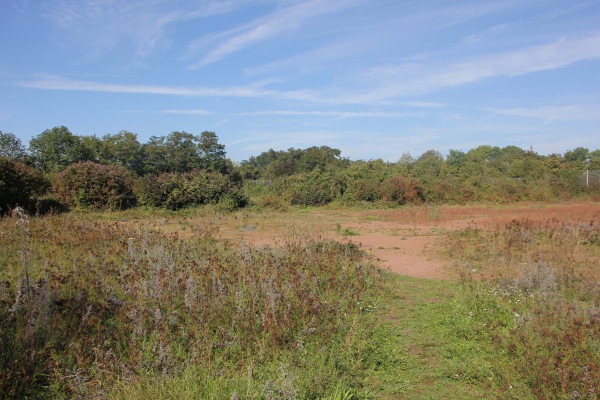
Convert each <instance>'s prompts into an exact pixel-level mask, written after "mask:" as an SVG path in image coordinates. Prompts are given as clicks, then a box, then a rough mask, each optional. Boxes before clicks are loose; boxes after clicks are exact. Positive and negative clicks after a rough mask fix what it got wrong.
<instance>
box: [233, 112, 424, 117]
mask: <svg viewBox="0 0 600 400" xmlns="http://www.w3.org/2000/svg"><path fill="white" fill-rule="evenodd" d="M416 114H417V113H401V112H385V111H361V112H357V111H292V110H266V111H256V112H245V113H239V114H237V115H239V116H261V117H262V116H269V115H272V116H292V117H328V118H335V119H349V118H400V117H407V116H415V115H416Z"/></svg>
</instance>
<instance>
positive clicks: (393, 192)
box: [381, 176, 425, 205]
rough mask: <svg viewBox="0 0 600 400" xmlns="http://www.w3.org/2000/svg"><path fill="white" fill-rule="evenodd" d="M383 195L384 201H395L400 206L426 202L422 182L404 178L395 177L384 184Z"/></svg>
mask: <svg viewBox="0 0 600 400" xmlns="http://www.w3.org/2000/svg"><path fill="white" fill-rule="evenodd" d="M381 193H382V197H383V199H384V200H386V201H393V202H395V203H398V204H400V205H403V204H409V203H410V204H419V203H422V202H423V201H424V200H425V196H424V194H423V186H422V185H421V182H419V181H418V180H417V179H414V178H410V177H404V176H394V177H392V178H389V179H387V180H386V181H385V182H383V185H382V187H381Z"/></svg>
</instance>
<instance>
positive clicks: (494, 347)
mask: <svg viewBox="0 0 600 400" xmlns="http://www.w3.org/2000/svg"><path fill="white" fill-rule="evenodd" d="M599 223H600V207H598V205H597V203H594V202H581V203H574V202H573V203H556V204H542V203H531V204H519V205H505V206H485V207H484V206H473V205H471V206H437V207H430V206H426V205H423V206H405V207H400V208H395V209H385V210H377V209H356V208H344V207H340V206H339V205H338V206H330V207H325V208H323V207H321V208H305V207H302V208H296V207H287V208H286V209H285V210H284V211H279V210H273V209H269V208H247V209H243V210H240V211H236V212H225V211H223V210H221V209H219V208H216V207H211V206H207V207H203V208H197V209H186V210H181V211H178V212H171V211H166V210H162V209H154V210H151V211H148V210H144V209H132V210H126V211H114V212H108V211H99V212H78V211H74V212H70V213H64V214H56V215H46V216H31V217H30V218H22V219H15V218H8V217H3V218H1V219H0V268H1V269H0V282H1V283H2V285H1V287H0V342H1V343H0V344H1V348H2V352H1V354H0V366H1V368H0V371H1V372H0V397H2V398H15V399H16V398H30V399H31V398H38V399H56V398H59V399H60V398H98V399H136V398H140V399H141V398H144V399H146V398H161V399H197V398H207V399H211V398H214V399H246V398H247V399H296V398H298V399H346V400H348V399H376V398H385V399H388V398H389V399H419V398H421V399H431V398H448V399H453V398H461V399H465V398H473V399H480V398H491V399H493V398H515V399H528V398H531V399H547V398H565V399H578V398H582V399H583V398H591V399H593V398H598V397H599V396H600V351H599V350H600V349H599V348H598V347H599V345H600V341H599V340H598V339H599V338H598V336H599V335H600V285H599V283H598V282H599V281H598V278H599V275H600V269H599V268H598V267H599V265H600V263H599V261H600V228H599V225H598V224H599ZM417 240H426V241H428V242H426V245H425V246H424V247H423V248H422V249H420V250H419V254H417V255H416V256H415V257H417V256H418V257H421V258H422V259H425V260H427V261H428V262H429V264H427V265H429V266H432V265H436V266H437V267H436V268H437V270H436V269H435V268H434V269H431V270H430V271H433V272H429V276H425V277H423V276H421V275H419V274H418V273H415V274H413V276H412V277H410V276H406V274H404V275H400V274H398V273H397V272H403V271H401V270H398V271H396V272H392V271H393V270H394V268H393V264H394V263H397V264H398V265H401V264H403V263H410V264H411V265H419V264H413V263H414V261H415V260H416V258H413V259H412V260H413V261H410V262H409V261H407V260H411V259H410V258H406V257H408V256H411V254H412V253H410V252H409V250H408V248H407V247H405V246H409V247H410V246H411V245H412V244H415V243H417ZM418 243H420V242H418ZM382 267H383V268H382ZM432 268H433V267H432ZM416 272H418V271H416ZM409 274H410V273H409Z"/></svg>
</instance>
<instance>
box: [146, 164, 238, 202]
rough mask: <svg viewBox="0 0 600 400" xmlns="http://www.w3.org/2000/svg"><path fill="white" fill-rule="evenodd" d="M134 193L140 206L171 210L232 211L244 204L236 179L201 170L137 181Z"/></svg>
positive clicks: (147, 177)
mask: <svg viewBox="0 0 600 400" xmlns="http://www.w3.org/2000/svg"><path fill="white" fill-rule="evenodd" d="M234 178H235V177H234ZM134 191H135V195H136V197H137V200H138V202H139V204H141V205H145V206H151V207H164V208H168V209H171V210H177V209H180V208H185V207H190V206H200V205H205V204H220V203H223V206H224V207H225V208H227V209H232V208H238V207H243V206H245V205H246V203H247V199H246V197H245V196H244V194H243V193H242V191H241V182H239V181H238V180H237V179H232V177H231V176H229V175H223V174H220V173H216V172H207V171H200V170H196V171H192V172H186V173H164V174H161V175H158V176H156V175H147V176H144V177H142V178H140V179H138V180H137V181H136V183H135V188H134Z"/></svg>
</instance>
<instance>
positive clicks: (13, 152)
mask: <svg viewBox="0 0 600 400" xmlns="http://www.w3.org/2000/svg"><path fill="white" fill-rule="evenodd" d="M0 157H6V158H10V159H13V160H25V159H26V158H27V151H26V150H25V146H23V144H22V143H21V140H19V138H17V137H16V136H15V135H14V134H12V133H10V132H2V131H0Z"/></svg>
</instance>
